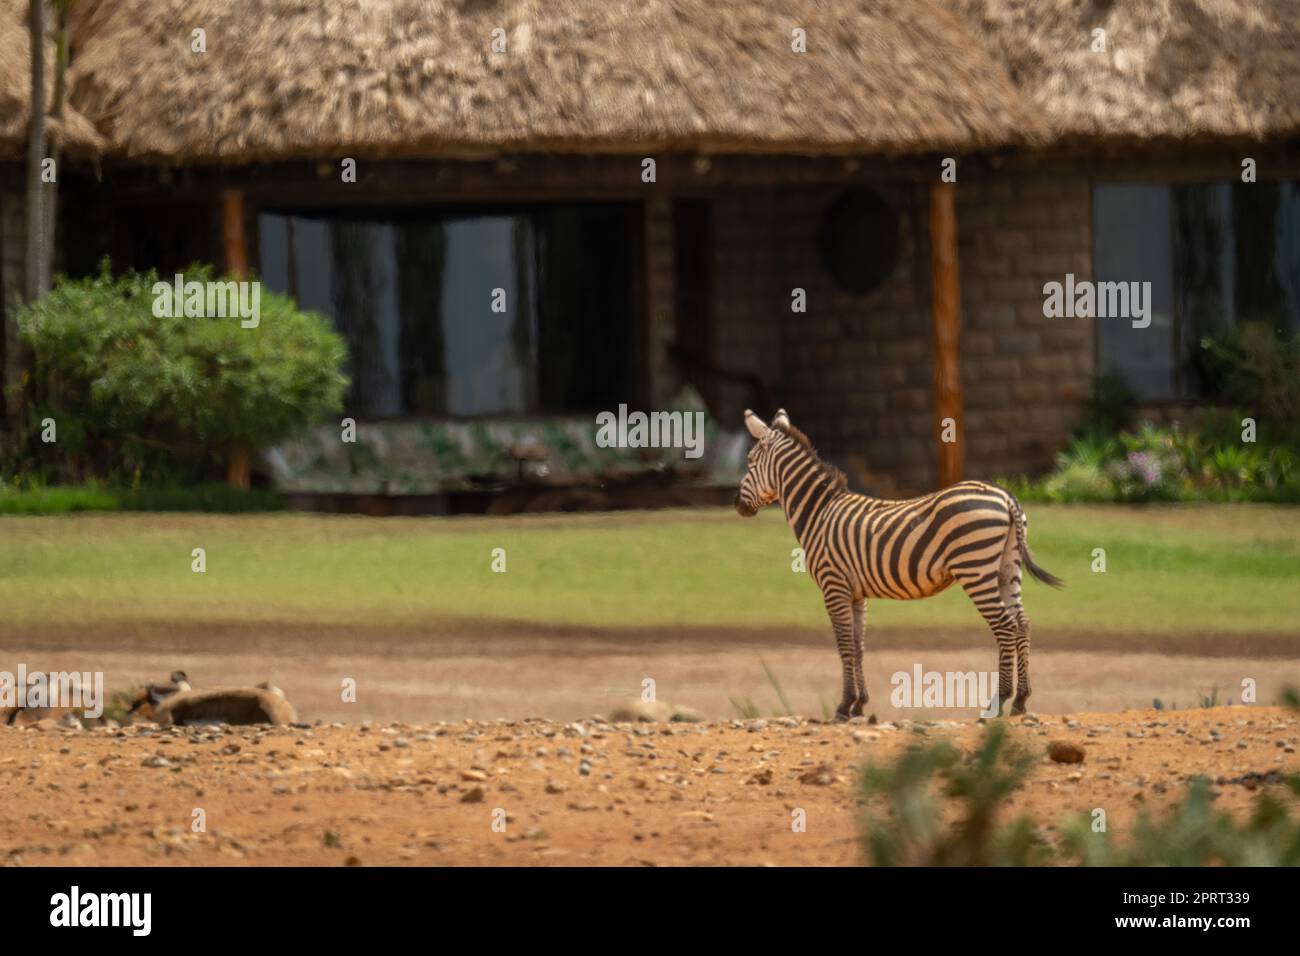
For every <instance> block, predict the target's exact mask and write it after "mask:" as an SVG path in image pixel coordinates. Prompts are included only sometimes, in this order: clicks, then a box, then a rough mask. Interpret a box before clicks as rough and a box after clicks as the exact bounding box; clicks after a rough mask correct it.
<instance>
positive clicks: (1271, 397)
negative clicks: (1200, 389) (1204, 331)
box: [1201, 322, 1300, 442]
mask: <svg viewBox="0 0 1300 956" xmlns="http://www.w3.org/2000/svg"><path fill="white" fill-rule="evenodd" d="M1201 353H1202V356H1201V358H1202V364H1203V365H1204V366H1205V367H1206V368H1207V369H1208V375H1209V377H1210V379H1211V387H1212V388H1213V389H1214V392H1215V393H1216V394H1218V395H1219V396H1221V397H1222V398H1224V399H1226V400H1227V401H1229V402H1231V403H1232V404H1234V405H1237V406H1238V407H1241V408H1244V409H1248V414H1249V415H1250V416H1251V417H1252V418H1255V419H1257V420H1258V421H1260V422H1261V423H1262V424H1263V425H1264V427H1267V428H1269V429H1270V430H1271V431H1274V432H1278V433H1281V434H1284V435H1285V436H1286V437H1287V439H1288V440H1290V441H1293V442H1300V335H1290V336H1288V335H1284V334H1279V333H1278V332H1276V331H1275V330H1274V329H1273V328H1272V327H1271V326H1270V325H1267V324H1265V323H1263V322H1244V323H1242V324H1241V325H1239V326H1236V327H1235V328H1233V329H1231V330H1230V331H1228V332H1225V333H1222V334H1220V335H1218V336H1216V337H1214V338H1206V339H1203V340H1202V341H1201Z"/></svg>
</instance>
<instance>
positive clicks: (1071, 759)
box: [1047, 740, 1084, 763]
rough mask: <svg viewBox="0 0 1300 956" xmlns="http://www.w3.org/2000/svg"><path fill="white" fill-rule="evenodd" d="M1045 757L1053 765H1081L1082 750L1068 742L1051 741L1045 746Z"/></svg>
mask: <svg viewBox="0 0 1300 956" xmlns="http://www.w3.org/2000/svg"><path fill="white" fill-rule="evenodd" d="M1047 756H1049V757H1051V758H1052V760H1053V761H1054V762H1055V763H1083V756H1084V754H1083V748H1082V747H1080V746H1079V745H1078V744H1074V743H1070V742H1069V741H1068V740H1053V741H1052V742H1051V743H1050V744H1048V745H1047Z"/></svg>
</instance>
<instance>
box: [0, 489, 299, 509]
mask: <svg viewBox="0 0 1300 956" xmlns="http://www.w3.org/2000/svg"><path fill="white" fill-rule="evenodd" d="M284 506H285V505H284V500H283V499H282V498H281V497H280V496H279V495H277V494H276V493H275V492H273V491H268V490H265V489H260V488H253V489H250V490H244V489H241V488H233V487H231V486H230V485H225V484H219V483H216V482H208V483H203V484H198V485H175V484H166V485H147V486H142V487H139V488H120V487H113V486H106V485H98V484H86V485H57V486H46V485H35V486H28V487H18V486H16V485H15V484H13V483H10V482H6V481H3V480H0V515H58V514H71V513H73V512H79V511H208V512H217V513H222V514H230V513H235V512H245V511H279V510H282V509H283V508H284Z"/></svg>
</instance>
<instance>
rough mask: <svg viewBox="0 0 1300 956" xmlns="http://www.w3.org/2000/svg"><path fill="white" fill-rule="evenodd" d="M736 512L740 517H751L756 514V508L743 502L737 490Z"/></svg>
mask: <svg viewBox="0 0 1300 956" xmlns="http://www.w3.org/2000/svg"><path fill="white" fill-rule="evenodd" d="M736 513H737V514H739V515H740V516H741V517H742V518H752V517H754V515H756V514H758V509H757V508H755V507H752V506H751V505H747V504H745V502H744V501H743V500H742V499H741V497H740V494H739V492H737V494H736Z"/></svg>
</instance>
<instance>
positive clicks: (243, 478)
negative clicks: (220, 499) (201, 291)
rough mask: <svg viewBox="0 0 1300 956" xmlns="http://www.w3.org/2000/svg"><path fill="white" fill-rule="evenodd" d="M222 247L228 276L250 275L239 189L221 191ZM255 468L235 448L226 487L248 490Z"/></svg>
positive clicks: (229, 458) (230, 453)
mask: <svg viewBox="0 0 1300 956" xmlns="http://www.w3.org/2000/svg"><path fill="white" fill-rule="evenodd" d="M221 247H222V253H223V256H224V258H225V260H226V274H227V275H229V276H233V277H234V278H236V279H243V278H245V277H246V276H247V275H248V236H247V232H246V231H245V229H244V193H243V190H240V189H223V190H222V191H221ZM252 478H253V464H252V456H251V455H250V454H249V449H247V448H245V447H243V446H240V445H236V446H234V447H232V448H230V449H229V450H228V451H227V458H226V484H228V485H231V486H233V487H235V488H244V489H247V488H249V487H250V486H251V485H252Z"/></svg>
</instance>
